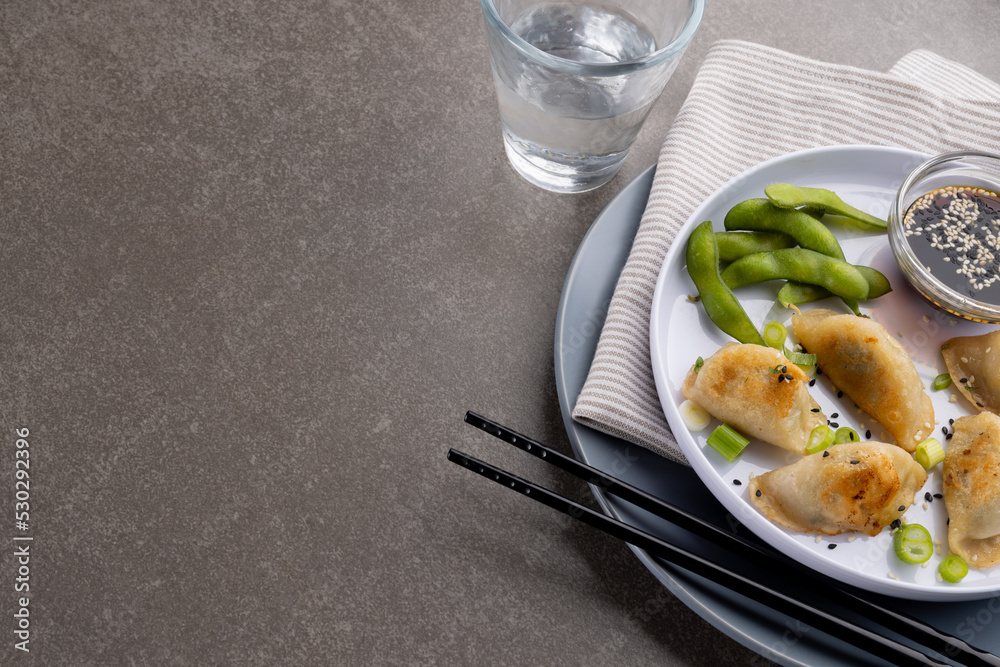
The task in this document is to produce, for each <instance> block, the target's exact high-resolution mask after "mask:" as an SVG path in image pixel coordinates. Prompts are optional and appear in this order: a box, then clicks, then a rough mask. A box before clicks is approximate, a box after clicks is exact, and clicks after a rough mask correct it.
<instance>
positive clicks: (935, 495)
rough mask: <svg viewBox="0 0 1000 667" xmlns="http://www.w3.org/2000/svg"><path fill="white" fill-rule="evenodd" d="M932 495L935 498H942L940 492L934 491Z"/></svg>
mask: <svg viewBox="0 0 1000 667" xmlns="http://www.w3.org/2000/svg"><path fill="white" fill-rule="evenodd" d="M934 497H935V498H937V499H938V500H941V499H942V498H944V496H942V495H941V494H940V493H935V494H934Z"/></svg>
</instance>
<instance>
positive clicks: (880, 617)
mask: <svg viewBox="0 0 1000 667" xmlns="http://www.w3.org/2000/svg"><path fill="white" fill-rule="evenodd" d="M465 421H466V422H467V423H469V424H471V425H472V426H475V427H477V428H479V429H481V430H483V431H485V432H487V433H489V434H490V435H492V436H494V437H496V438H499V439H500V440H503V441H504V442H506V443H508V444H511V445H514V446H515V447H517V448H519V449H521V450H523V451H525V452H528V453H529V454H531V455H533V456H535V457H537V458H540V459H542V460H544V461H547V462H548V463H550V464H552V465H554V466H555V467H557V468H559V469H560V470H563V471H565V472H567V473H569V474H571V475H573V476H575V477H578V478H580V479H582V480H584V481H586V482H588V483H590V484H593V485H595V486H598V487H600V488H601V489H603V490H604V491H606V492H608V493H611V494H613V495H615V496H618V497H619V498H621V499H622V500H625V501H627V502H630V503H632V504H633V505H635V506H636V507H639V508H641V509H644V510H646V511H648V512H650V513H652V514H655V515H657V516H659V517H661V518H663V519H666V520H667V521H670V522H671V523H673V524H675V525H677V526H680V527H681V528H684V529H685V530H687V531H689V532H691V533H694V534H695V535H698V536H699V537H702V538H703V539H706V540H709V541H710V542H712V543H713V544H716V545H718V546H720V547H722V548H724V549H726V550H728V551H732V552H734V553H737V554H739V555H740V556H742V557H744V558H745V559H746V560H749V561H751V562H754V563H756V564H757V565H761V566H763V567H765V568H767V569H769V570H772V571H773V570H774V568H775V567H776V566H780V567H781V568H782V569H781V577H782V578H783V579H785V580H787V581H789V582H791V583H795V584H798V585H799V586H801V587H803V588H805V589H807V590H812V591H817V592H819V593H820V594H821V595H823V596H824V597H827V598H828V599H830V600H832V601H834V602H836V603H837V604H840V605H841V606H843V607H846V608H848V609H851V611H854V612H856V613H859V614H860V615H862V616H864V617H865V618H867V619H868V620H870V621H873V622H875V623H878V624H879V625H882V626H883V627H885V628H887V629H889V630H893V631H895V632H897V633H899V634H900V635H902V636H904V637H906V638H908V639H911V640H913V641H914V642H915V643H918V644H921V645H923V646H926V647H927V648H930V649H932V650H934V651H938V652H940V653H941V654H943V655H946V656H948V657H950V658H953V659H956V660H959V661H961V663H962V664H965V665H976V666H992V667H1000V657H997V656H996V655H994V654H992V653H989V652H988V651H984V650H982V649H979V648H977V647H975V646H972V645H971V644H969V643H968V642H966V641H964V640H962V639H960V638H958V637H955V636H953V635H950V634H948V633H946V632H942V631H941V630H938V629H937V628H935V627H933V626H930V625H928V624H926V623H924V622H923V621H920V620H918V619H915V618H913V617H912V616H909V615H907V614H903V613H901V612H897V611H894V610H891V609H887V608H886V607H883V606H881V605H879V604H877V603H875V602H872V601H871V600H869V599H866V598H863V597H861V596H859V595H857V594H856V593H855V592H853V591H851V590H850V589H848V588H847V587H846V586H845V585H844V584H842V583H841V582H838V581H836V580H834V579H832V578H830V577H828V576H826V575H824V574H822V573H820V572H816V571H813V570H809V569H807V568H806V567H805V566H804V565H802V564H801V563H799V562H798V561H796V560H793V559H791V558H788V557H787V556H785V555H784V554H782V553H780V552H778V551H776V550H774V549H772V548H770V547H768V546H765V545H762V544H759V543H756V542H753V541H750V540H748V539H746V538H744V537H742V536H740V535H737V534H736V533H735V532H734V531H735V529H736V527H737V526H738V525H739V524H738V523H734V525H733V526H732V528H733V530H732V531H726V530H723V529H721V528H719V527H718V526H716V525H714V524H712V523H709V522H707V521H705V520H704V519H702V518H701V517H698V516H696V515H693V514H691V513H689V512H687V511H685V510H683V509H681V508H679V507H677V506H676V505H673V504H671V503H668V502H666V501H664V500H662V499H660V498H657V497H656V496H653V495H650V494H648V493H646V492H645V491H643V490H642V489H639V488H637V487H634V486H632V485H630V484H627V483H626V482H623V481H621V480H619V479H616V478H614V477H612V476H610V475H608V474H606V473H604V472H602V471H600V470H598V469H597V468H593V467H591V466H588V465H586V464H585V463H581V462H580V461H577V460H576V459H574V458H572V457H569V456H566V455H565V454H561V453H560V452H557V451H555V450H553V449H551V448H549V447H546V446H545V445H543V444H541V443H539V442H537V441H535V440H533V439H531V438H529V437H527V436H524V435H522V434H520V433H518V432H516V431H513V430H511V429H509V428H507V427H505V426H503V425H501V424H498V423H496V422H495V421H493V420H491V419H488V418H486V417H483V416H482V415H479V414H476V413H475V412H471V411H470V412H467V413H466V415H465ZM733 521H734V522H735V519H734V520H733Z"/></svg>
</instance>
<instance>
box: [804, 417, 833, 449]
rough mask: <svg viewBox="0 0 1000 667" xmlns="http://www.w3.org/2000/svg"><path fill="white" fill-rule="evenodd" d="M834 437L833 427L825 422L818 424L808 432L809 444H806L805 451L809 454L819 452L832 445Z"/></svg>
mask: <svg viewBox="0 0 1000 667" xmlns="http://www.w3.org/2000/svg"><path fill="white" fill-rule="evenodd" d="M834 439H835V435H834V433H833V429H832V428H830V427H829V426H827V425H826V424H820V425H819V426H817V427H816V428H814V429H813V430H812V433H810V434H809V444H808V445H806V452H807V453H809V454H815V453H816V452H821V451H823V450H824V449H826V448H827V447H829V446H830V445H832V444H833V441H834Z"/></svg>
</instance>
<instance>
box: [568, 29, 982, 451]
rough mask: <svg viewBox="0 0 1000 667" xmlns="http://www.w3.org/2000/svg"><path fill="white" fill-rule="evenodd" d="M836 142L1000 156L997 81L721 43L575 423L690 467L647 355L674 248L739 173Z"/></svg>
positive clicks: (941, 68) (663, 169) (675, 140)
mask: <svg viewBox="0 0 1000 667" xmlns="http://www.w3.org/2000/svg"><path fill="white" fill-rule="evenodd" d="M838 144H868V145H882V146H896V147H901V148H910V149H913V150H918V151H922V152H926V153H941V152H946V151H950V150H969V149H980V150H987V151H992V152H1000V85H997V84H996V83H994V82H993V81H990V80H989V79H986V78H984V77H983V76H981V75H979V74H977V73H976V72H974V71H972V70H970V69H968V68H966V67H964V66H962V65H959V64H957V63H954V62H951V61H949V60H946V59H944V58H941V57H940V56H937V55H935V54H934V53H931V52H929V51H925V50H919V51H914V52H912V53H909V54H907V55H906V56H904V57H903V59H902V60H900V61H899V62H898V63H897V64H896V65H895V66H894V67H893V68H892V69H891V70H889V72H888V73H882V72H872V71H867V70H863V69H859V68H856V67H847V66H843V65H834V64H830V63H824V62H819V61H816V60H810V59H808V58H802V57H799V56H796V55H793V54H790V53H786V52H784V51H780V50H777V49H774V48H770V47H766V46H761V45H758V44H751V43H747V42H740V41H722V42H718V43H716V44H714V45H713V46H712V48H711V50H710V51H709V53H708V55H707V56H706V58H705V62H704V63H703V64H702V67H701V69H700V70H699V72H698V75H697V77H696V79H695V82H694V85H693V86H692V87H691V92H690V93H689V95H688V97H687V100H685V102H684V105H683V106H682V107H681V110H680V111H679V112H678V114H677V118H676V119H675V121H674V123H673V125H672V126H671V128H670V131H669V132H668V133H667V137H666V140H665V142H664V144H663V148H662V149H661V151H660V155H659V159H658V161H657V167H656V175H655V177H654V180H653V187H652V191H651V192H650V195H649V201H648V203H647V205H646V210H645V212H644V213H643V216H642V219H641V221H640V223H639V229H638V232H637V233H636V237H635V240H634V241H633V245H632V249H631V251H630V254H629V257H628V260H627V262H626V264H625V268H624V269H623V270H622V273H621V276H620V277H619V279H618V283H617V285H616V287H615V291H614V295H613V297H612V299H611V304H610V306H609V310H608V314H607V319H606V320H605V323H604V328H603V329H602V331H601V337H600V339H599V342H598V345H597V351H596V354H595V355H594V360H593V362H592V364H591V367H590V372H589V373H588V375H587V379H586V382H585V383H584V386H583V389H582V391H581V393H580V396H579V397H578V398H577V401H576V405H575V407H574V409H573V418H574V419H575V420H577V421H579V422H581V423H583V424H586V425H588V426H590V427H592V428H595V429H597V430H599V431H603V432H605V433H610V434H611V435H614V436H617V437H620V438H623V439H625V440H628V441H630V442H633V443H636V444H639V445H642V446H644V447H647V448H648V449H651V450H653V451H656V452H658V453H660V454H662V455H663V456H666V457H668V458H671V459H674V460H676V461H681V462H683V463H686V460H685V459H684V455H683V454H682V453H681V450H680V448H679V447H678V445H677V441H676V440H675V439H674V437H673V435H672V434H671V432H670V428H669V426H668V425H667V421H666V418H665V417H664V415H663V410H662V408H661V407H660V402H659V398H658V397H657V393H656V386H655V384H654V381H653V373H652V368H651V365H650V356H649V314H650V308H651V304H652V299H653V290H654V288H655V286H656V279H657V276H658V274H659V271H660V266H661V265H662V263H663V259H664V257H665V255H666V253H667V249H668V248H669V247H670V244H671V243H672V242H673V241H674V238H675V237H676V236H677V232H678V230H679V229H680V227H681V225H682V224H684V222H685V221H686V220H687V219H688V217H689V216H690V214H691V213H692V212H693V211H694V209H695V208H696V207H697V206H698V205H700V204H701V202H702V201H703V200H704V199H706V198H707V197H708V196H709V195H710V194H712V193H713V192H714V191H715V190H717V189H718V188H719V187H721V186H722V185H724V184H725V183H726V182H727V181H729V180H730V179H732V178H733V177H734V176H737V175H738V174H740V173H742V172H743V171H745V170H746V169H748V168H750V167H752V166H754V165H757V164H759V163H761V162H763V161H765V160H768V159H770V158H773V157H777V156H780V155H784V154H786V153H791V152H794V151H798V150H802V149H806V148H814V147H819V146H830V145H838Z"/></svg>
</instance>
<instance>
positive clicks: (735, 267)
mask: <svg viewBox="0 0 1000 667" xmlns="http://www.w3.org/2000/svg"><path fill="white" fill-rule="evenodd" d="M720 277H721V278H722V282H723V283H724V284H725V285H726V286H727V287H729V288H730V289H736V288H737V287H743V286H744V285H755V284H757V283H763V282H767V281H769V280H793V281H795V282H800V283H808V284H810V285H819V286H821V287H825V288H826V289H828V290H829V291H830V292H831V293H833V294H836V295H837V296H839V297H841V298H843V299H853V300H856V301H864V300H865V299H866V298H868V281H867V280H865V277H864V276H863V275H861V272H860V271H858V270H857V268H855V267H854V266H853V265H851V264H848V263H847V262H845V261H844V260H842V259H836V258H834V257H830V256H828V255H824V254H822V253H818V252H816V251H814V250H806V249H805V248H785V249H783V250H772V251H771V252H758V253H754V254H752V255H745V256H744V257H741V258H740V259H738V260H736V261H735V262H733V263H732V264H730V265H729V266H727V267H726V268H725V270H724V271H723V272H722V273H721V274H720Z"/></svg>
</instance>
